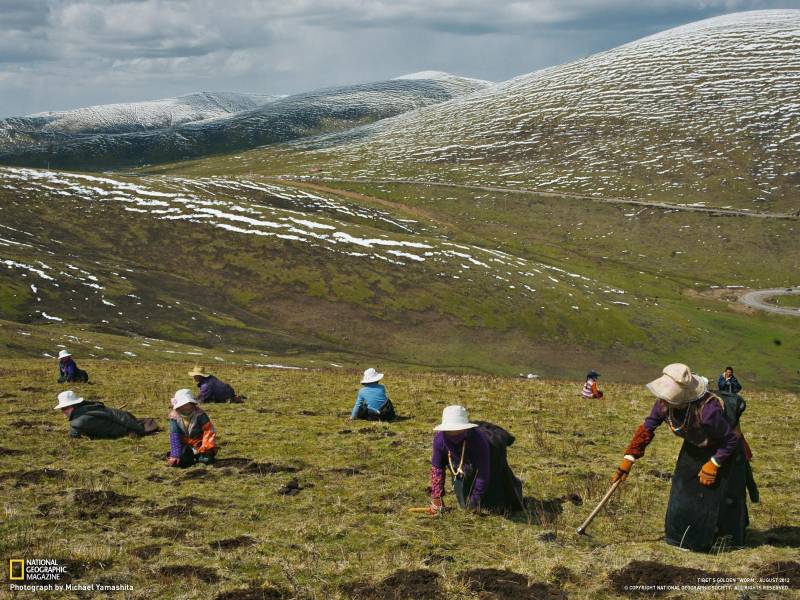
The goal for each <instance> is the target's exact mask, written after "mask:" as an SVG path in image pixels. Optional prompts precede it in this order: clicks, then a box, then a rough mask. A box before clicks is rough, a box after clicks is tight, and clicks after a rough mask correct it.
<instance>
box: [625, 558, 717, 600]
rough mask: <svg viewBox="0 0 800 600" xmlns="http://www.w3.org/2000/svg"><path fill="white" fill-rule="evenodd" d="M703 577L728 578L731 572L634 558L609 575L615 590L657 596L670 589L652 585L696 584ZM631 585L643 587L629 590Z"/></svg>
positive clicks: (626, 593) (633, 594) (628, 593)
mask: <svg viewBox="0 0 800 600" xmlns="http://www.w3.org/2000/svg"><path fill="white" fill-rule="evenodd" d="M701 577H709V578H712V579H713V578H727V577H730V574H728V573H723V572H721V571H702V570H700V569H692V568H689V567H676V566H673V565H665V564H663V563H660V562H655V561H652V560H634V561H633V562H630V563H628V564H627V565H625V566H624V567H623V568H622V569H620V570H618V571H614V572H612V573H611V574H610V575H609V579H611V583H612V586H613V588H614V590H615V591H616V592H617V593H619V594H623V595H628V596H638V595H644V596H656V595H660V594H665V593H667V591H668V590H658V589H657V588H656V587H652V588H651V586H675V585H696V584H698V580H699V579H700V578H701ZM629 586H636V587H642V588H643V589H641V590H629V589H628V587H629Z"/></svg>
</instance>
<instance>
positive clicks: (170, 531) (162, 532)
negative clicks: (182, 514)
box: [150, 525, 187, 540]
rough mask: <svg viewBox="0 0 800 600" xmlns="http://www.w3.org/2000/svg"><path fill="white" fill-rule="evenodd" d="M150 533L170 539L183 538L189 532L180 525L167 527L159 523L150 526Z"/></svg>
mask: <svg viewBox="0 0 800 600" xmlns="http://www.w3.org/2000/svg"><path fill="white" fill-rule="evenodd" d="M150 535H152V536H153V537H160V538H167V539H170V540H183V539H185V538H186V535H187V532H186V531H185V530H184V529H180V528H178V527H165V526H163V525H159V526H156V527H151V528H150Z"/></svg>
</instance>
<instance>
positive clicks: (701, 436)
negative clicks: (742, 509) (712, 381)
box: [644, 394, 741, 465]
mask: <svg viewBox="0 0 800 600" xmlns="http://www.w3.org/2000/svg"><path fill="white" fill-rule="evenodd" d="M687 413H688V415H687ZM668 416H669V405H668V404H667V403H666V402H664V401H663V400H657V401H656V403H655V404H654V405H653V408H652V410H651V411H650V414H649V415H648V416H647V418H646V419H645V420H644V427H645V429H648V430H650V431H652V432H655V430H656V428H657V427H658V426H659V425H661V423H663V422H664V421H666V420H667V419H668ZM670 429H672V432H673V433H674V434H675V435H677V436H678V437H682V438H683V439H685V440H686V441H688V442H690V443H691V444H694V445H695V446H699V447H701V448H704V447H709V448H711V449H712V450H713V449H715V452H714V459H715V460H716V462H717V463H719V464H720V465H722V464H723V463H725V461H726V460H728V459H729V458H730V457H731V456H732V455H733V453H734V452H735V451H736V447H737V446H738V445H739V440H740V439H741V436H740V435H739V434H738V433H737V432H736V431H735V430H734V429H733V428H731V426H730V424H729V423H728V420H727V419H726V418H725V414H724V412H723V408H722V406H721V405H720V401H719V400H718V399H717V397H716V396H714V395H712V394H707V395H706V396H705V397H704V398H703V399H702V400H698V401H696V402H692V403H691V404H689V405H688V406H687V407H686V408H682V409H677V408H674V409H673V410H672V427H670Z"/></svg>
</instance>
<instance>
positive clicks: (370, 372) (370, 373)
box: [361, 367, 383, 383]
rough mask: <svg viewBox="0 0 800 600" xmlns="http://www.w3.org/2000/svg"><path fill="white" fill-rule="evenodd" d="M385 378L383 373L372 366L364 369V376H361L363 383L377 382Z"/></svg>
mask: <svg viewBox="0 0 800 600" xmlns="http://www.w3.org/2000/svg"><path fill="white" fill-rule="evenodd" d="M381 379H383V373H378V372H377V371H376V370H375V369H373V368H372V367H370V368H369V369H367V370H366V371H364V377H362V378H361V383H375V382H376V381H380V380H381Z"/></svg>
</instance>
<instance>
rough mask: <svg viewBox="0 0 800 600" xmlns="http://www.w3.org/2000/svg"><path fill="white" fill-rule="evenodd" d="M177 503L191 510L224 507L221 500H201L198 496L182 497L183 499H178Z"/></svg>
mask: <svg viewBox="0 0 800 600" xmlns="http://www.w3.org/2000/svg"><path fill="white" fill-rule="evenodd" d="M178 502H180V503H181V504H183V505H185V506H189V507H192V508H195V507H200V508H203V507H204V506H210V507H213V508H221V507H223V506H225V503H224V502H223V501H222V500H217V499H216V498H201V497H200V496H184V497H183V498H178Z"/></svg>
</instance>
